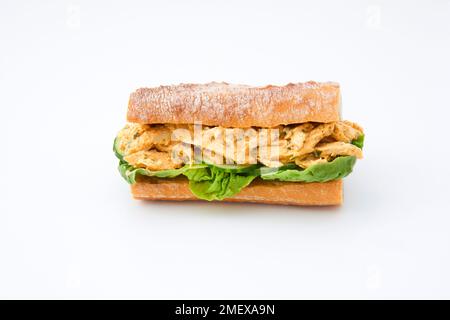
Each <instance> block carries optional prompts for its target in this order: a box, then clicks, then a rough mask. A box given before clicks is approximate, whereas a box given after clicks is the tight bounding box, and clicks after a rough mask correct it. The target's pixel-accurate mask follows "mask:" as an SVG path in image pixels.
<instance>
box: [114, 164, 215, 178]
mask: <svg viewBox="0 0 450 320" xmlns="http://www.w3.org/2000/svg"><path fill="white" fill-rule="evenodd" d="M204 167H207V165H204V164H199V165H185V166H184V167H181V168H178V169H171V170H159V171H150V170H147V169H143V168H134V167H133V166H130V165H129V164H128V163H127V162H125V161H123V160H122V161H120V163H119V171H120V174H121V176H122V177H123V178H124V179H125V180H126V181H127V182H128V183H130V184H133V183H136V177H137V175H141V176H148V177H157V178H175V177H176V176H179V175H180V174H183V173H185V172H188V171H189V172H191V173H193V172H195V171H196V170H197V169H201V168H204Z"/></svg>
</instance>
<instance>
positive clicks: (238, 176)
mask: <svg viewBox="0 0 450 320" xmlns="http://www.w3.org/2000/svg"><path fill="white" fill-rule="evenodd" d="M184 175H185V176H186V177H187V178H188V179H189V188H190V190H191V192H192V193H193V194H194V195H196V196H197V197H198V198H200V199H204V200H208V201H212V200H223V199H225V198H229V197H231V196H234V195H235V194H237V193H239V192H240V191H241V190H242V188H245V187H246V186H248V185H249V184H250V182H252V181H253V179H255V178H256V177H257V175H256V174H251V173H249V172H247V173H236V172H228V171H225V170H224V169H221V168H219V167H216V166H209V167H208V168H202V169H198V170H193V171H187V172H185V173H184Z"/></svg>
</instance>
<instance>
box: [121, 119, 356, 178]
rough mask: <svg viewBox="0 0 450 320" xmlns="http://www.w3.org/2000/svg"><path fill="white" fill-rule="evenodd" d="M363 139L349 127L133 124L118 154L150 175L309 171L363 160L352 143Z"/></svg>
mask: <svg viewBox="0 0 450 320" xmlns="http://www.w3.org/2000/svg"><path fill="white" fill-rule="evenodd" d="M362 134H363V130H362V128H361V127H360V126H359V125H357V124H355V123H352V122H350V121H338V122H331V123H312V122H308V123H302V124H298V125H287V126H278V127H275V128H223V127H208V126H203V127H201V128H195V129H194V126H193V125H171V124H167V125H159V124H158V125H141V124H133V123H129V124H127V125H126V126H125V128H123V129H122V130H121V131H120V132H119V134H118V136H117V139H118V140H117V141H118V143H117V146H116V147H117V149H118V151H119V152H120V153H121V154H122V155H123V159H124V160H125V161H127V162H128V163H129V164H130V165H132V166H134V167H137V168H146V169H148V170H166V169H176V168H179V167H181V166H183V165H184V164H186V163H194V162H196V163H198V162H206V163H211V164H219V165H220V164H239V165H247V164H255V163H260V164H263V165H265V166H268V167H279V166H282V165H285V164H288V163H295V164H296V165H298V166H299V167H301V168H307V167H309V166H311V165H314V164H318V163H326V162H329V161H332V160H333V159H334V158H336V157H338V156H355V157H357V158H362V150H361V149H360V148H358V147H357V146H355V145H353V144H352V143H351V142H352V141H353V140H356V139H358V138H359V137H360V136H361V135H362Z"/></svg>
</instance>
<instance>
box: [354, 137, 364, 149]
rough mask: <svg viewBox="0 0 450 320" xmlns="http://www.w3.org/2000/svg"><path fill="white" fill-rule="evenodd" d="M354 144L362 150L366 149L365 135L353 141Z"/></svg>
mask: <svg viewBox="0 0 450 320" xmlns="http://www.w3.org/2000/svg"><path fill="white" fill-rule="evenodd" d="M352 144H353V145H355V146H357V147H358V148H360V149H362V148H363V147H364V134H362V135H360V136H359V137H358V139H355V140H353V141H352Z"/></svg>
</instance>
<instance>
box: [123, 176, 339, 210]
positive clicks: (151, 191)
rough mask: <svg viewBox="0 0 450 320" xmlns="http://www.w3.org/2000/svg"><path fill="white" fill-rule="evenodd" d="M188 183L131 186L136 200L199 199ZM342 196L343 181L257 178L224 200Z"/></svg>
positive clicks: (328, 200) (143, 180) (334, 199)
mask: <svg viewBox="0 0 450 320" xmlns="http://www.w3.org/2000/svg"><path fill="white" fill-rule="evenodd" d="M188 184H189V181H188V180H187V178H185V177H177V178H170V179H160V178H153V177H139V178H138V181H137V182H136V183H135V184H133V185H131V192H132V194H133V197H134V198H135V199H141V200H177V201H185V200H199V199H198V198H197V197H195V196H194V195H193V194H192V193H191V191H190V190H189V187H188ZM342 198H343V196H342V180H335V181H330V182H325V183H299V182H279V181H263V180H261V179H256V180H254V181H253V182H252V183H251V184H250V185H249V186H247V187H245V188H244V189H242V190H241V192H239V193H238V194H237V195H235V196H234V197H232V198H229V199H225V200H224V201H232V202H256V203H271V204H284V205H305V206H319V205H320V206H326V205H339V204H341V203H342Z"/></svg>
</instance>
